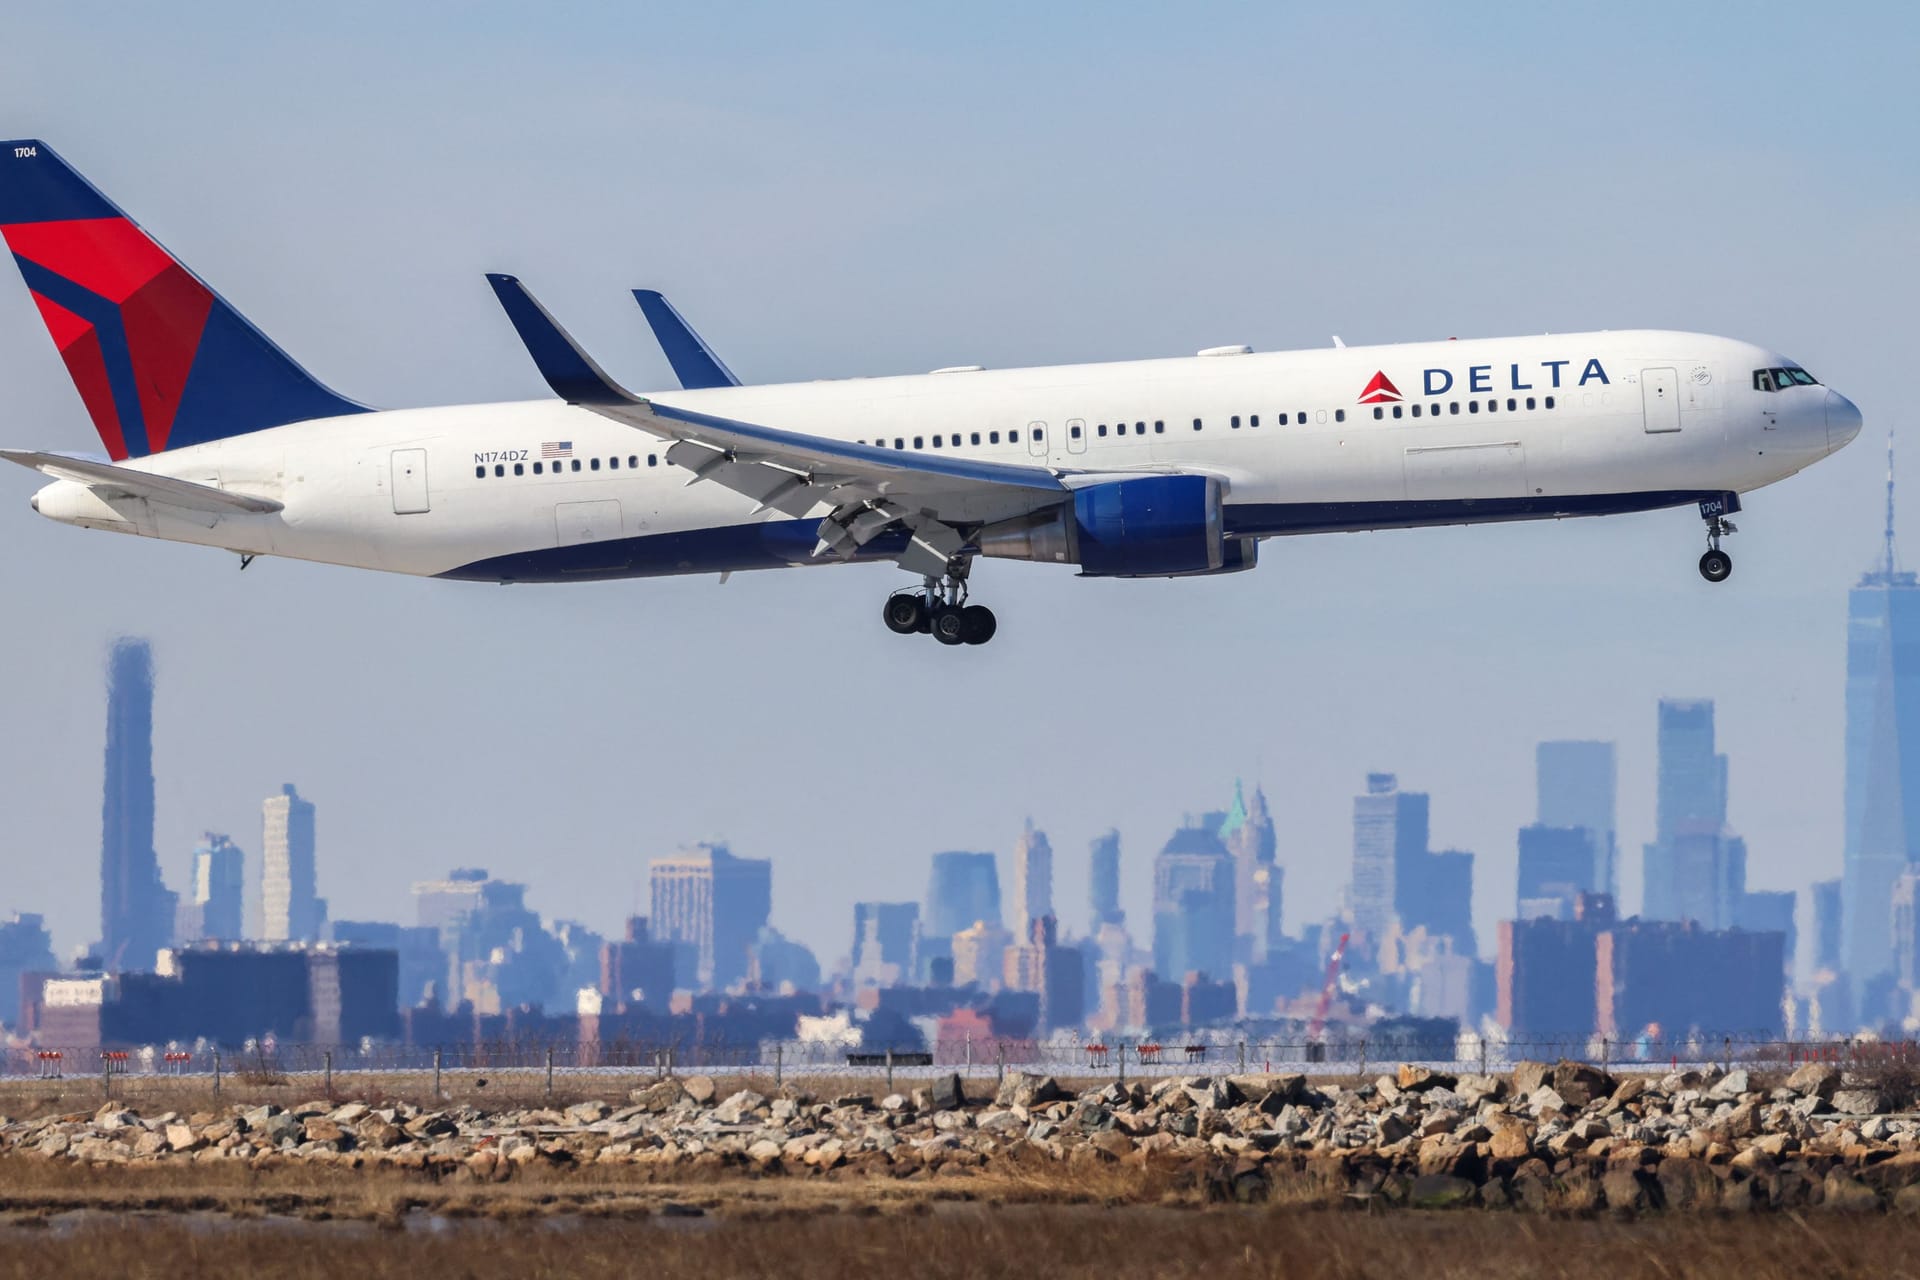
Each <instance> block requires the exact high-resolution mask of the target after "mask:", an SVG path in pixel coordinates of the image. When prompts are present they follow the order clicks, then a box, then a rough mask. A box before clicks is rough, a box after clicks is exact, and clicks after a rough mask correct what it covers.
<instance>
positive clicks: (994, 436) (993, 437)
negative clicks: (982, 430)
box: [987, 431, 1000, 444]
mask: <svg viewBox="0 0 1920 1280" xmlns="http://www.w3.org/2000/svg"><path fill="white" fill-rule="evenodd" d="M987 443H988V444H999V443H1000V433H999V432H998V431H989V432H987Z"/></svg>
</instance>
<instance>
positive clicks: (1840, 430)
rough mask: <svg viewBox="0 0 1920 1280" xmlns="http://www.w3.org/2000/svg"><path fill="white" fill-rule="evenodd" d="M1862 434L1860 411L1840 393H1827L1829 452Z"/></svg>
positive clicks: (1831, 391)
mask: <svg viewBox="0 0 1920 1280" xmlns="http://www.w3.org/2000/svg"><path fill="white" fill-rule="evenodd" d="M1859 434H1860V410H1859V409H1858V408H1857V407H1856V406H1855V405H1854V403H1853V401H1851V400H1849V399H1847V398H1846V397H1845V396H1843V395H1841V394H1840V393H1839V392H1838V391H1833V390H1829V391H1828V392H1827V452H1828V453H1832V452H1833V451H1834V450H1836V449H1838V448H1839V447H1840V446H1841V445H1843V444H1845V443H1847V441H1849V440H1851V439H1853V438H1854V437H1855V436H1857V435H1859Z"/></svg>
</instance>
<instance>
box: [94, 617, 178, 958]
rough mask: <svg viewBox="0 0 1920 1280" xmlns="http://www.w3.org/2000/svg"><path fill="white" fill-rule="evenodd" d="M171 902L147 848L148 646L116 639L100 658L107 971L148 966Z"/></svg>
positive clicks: (103, 953)
mask: <svg viewBox="0 0 1920 1280" xmlns="http://www.w3.org/2000/svg"><path fill="white" fill-rule="evenodd" d="M175 903H176V899H175V897H174V895H173V894H172V893H169V892H168V891H167V887H166V885H165V884H164V883H163V882H162V881H161V879H160V863H159V859H158V858H157V857H156V856H155V855H154V851H153V652H152V650H151V649H149V648H148V647H147V642H146V641H145V640H135V639H132V638H130V637H129V638H122V639H120V640H118V641H115V642H114V646H113V652H112V654H111V655H110V656H109V658H108V660H107V768H106V799H105V803H104V804H103V805H102V808H101V841H100V961H101V963H102V964H103V965H105V966H106V969H107V971H108V972H110V973H123V972H136V971H146V970H151V969H152V968H153V967H154V961H155V959H156V957H157V956H158V955H159V952H160V949H161V948H162V947H165V946H167V945H168V944H169V943H171V942H172V941H173V925H174V911H175Z"/></svg>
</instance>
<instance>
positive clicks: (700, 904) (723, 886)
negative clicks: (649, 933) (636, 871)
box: [647, 844, 773, 991]
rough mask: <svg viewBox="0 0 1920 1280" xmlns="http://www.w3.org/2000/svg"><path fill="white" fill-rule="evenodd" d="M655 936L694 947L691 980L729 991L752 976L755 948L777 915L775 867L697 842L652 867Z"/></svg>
mask: <svg viewBox="0 0 1920 1280" xmlns="http://www.w3.org/2000/svg"><path fill="white" fill-rule="evenodd" d="M647 870H648V879H649V882H650V888H651V894H652V899H653V910H652V912H651V914H650V915H649V917H648V918H649V920H650V921H651V924H652V930H653V935H654V936H655V937H657V938H660V939H661V940H663V941H667V942H677V943H682V944H684V945H686V946H688V947H690V948H691V949H692V959H693V961H694V971H693V973H692V974H691V975H687V976H691V977H692V978H693V979H694V980H695V981H696V982H697V983H698V984H699V985H700V986H701V987H705V988H709V989H712V990H718V991H724V990H726V989H727V988H729V987H731V986H733V985H734V984H735V983H736V982H740V981H742V980H743V979H745V978H746V976H747V968H748V962H749V960H750V959H751V956H750V955H749V951H750V949H751V948H752V947H753V945H754V942H755V940H756V939H757V938H758V937H759V936H760V931H761V930H762V929H764V928H765V927H766V925H767V917H768V916H769V915H771V914H772V912H773V863H771V862H769V861H767V860H766V859H764V858H737V857H735V856H734V855H733V853H732V851H731V850H729V849H728V848H727V847H726V846H725V845H721V844H697V845H692V846H690V847H688V848H685V849H682V850H680V851H679V852H678V853H675V854H673V855H671V856H670V857H665V858H655V859H654V860H653V861H652V862H650V863H648V864H647Z"/></svg>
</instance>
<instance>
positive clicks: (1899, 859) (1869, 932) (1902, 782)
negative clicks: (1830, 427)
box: [1841, 436, 1920, 985]
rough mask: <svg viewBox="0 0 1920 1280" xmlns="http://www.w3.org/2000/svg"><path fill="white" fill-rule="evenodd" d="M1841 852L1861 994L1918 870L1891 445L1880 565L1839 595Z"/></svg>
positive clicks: (1917, 723)
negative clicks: (1900, 883) (1897, 886)
mask: <svg viewBox="0 0 1920 1280" xmlns="http://www.w3.org/2000/svg"><path fill="white" fill-rule="evenodd" d="M1846 750H1847V757H1846V777H1847V781H1846V843H1845V845H1844V848H1843V853H1844V857H1845V863H1844V866H1843V870H1842V876H1841V879H1842V882H1843V891H1842V904H1841V916H1842V924H1841V940H1842V941H1841V945H1842V956H1841V958H1842V960H1843V962H1844V967H1845V970H1846V972H1847V974H1848V975H1849V976H1850V977H1851V978H1852V979H1853V981H1854V983H1855V984H1856V985H1864V984H1866V983H1867V982H1869V981H1871V980H1872V979H1873V978H1875V977H1877V976H1878V975H1880V974H1882V973H1885V972H1887V971H1888V970H1889V969H1890V968H1891V967H1892V965H1893V938H1892V929H1891V918H1890V916H1889V914H1888V907H1887V904H1888V903H1889V902H1890V901H1891V900H1892V897H1893V886H1894V882H1895V881H1896V880H1898V879H1899V878H1900V876H1901V875H1902V874H1903V873H1905V871H1906V870H1907V868H1908V867H1909V866H1911V865H1912V864H1914V863H1917V862H1920V578H1916V576H1915V575H1914V574H1913V573H1911V572H1908V571H1904V570H1902V569H1900V567H1899V563H1898V561H1897V559H1896V558H1895V555H1894V541H1893V439H1892V437H1891V436H1889V437H1888V439H1887V524H1886V535H1885V543H1884V546H1883V550H1882V552H1881V557H1880V563H1879V564H1877V565H1875V566H1874V568H1873V569H1871V570H1869V571H1868V572H1867V573H1866V574H1864V575H1862V576H1861V578H1860V581H1859V583H1858V584H1857V585H1856V586H1855V587H1854V588H1853V590H1852V591H1851V592H1849V593H1848V595H1847V748H1846Z"/></svg>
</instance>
